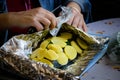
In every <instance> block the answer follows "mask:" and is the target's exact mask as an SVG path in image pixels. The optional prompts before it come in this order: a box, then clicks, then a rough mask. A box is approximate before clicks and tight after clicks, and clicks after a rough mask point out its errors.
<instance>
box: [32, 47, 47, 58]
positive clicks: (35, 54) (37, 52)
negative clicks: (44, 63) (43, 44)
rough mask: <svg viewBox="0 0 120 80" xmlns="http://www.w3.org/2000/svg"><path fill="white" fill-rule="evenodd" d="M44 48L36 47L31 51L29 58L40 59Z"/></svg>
mask: <svg viewBox="0 0 120 80" xmlns="http://www.w3.org/2000/svg"><path fill="white" fill-rule="evenodd" d="M44 55H45V54H44V49H42V48H38V49H36V50H35V51H33V52H32V54H31V56H30V58H31V59H33V58H39V59H42V58H43V57H44Z"/></svg>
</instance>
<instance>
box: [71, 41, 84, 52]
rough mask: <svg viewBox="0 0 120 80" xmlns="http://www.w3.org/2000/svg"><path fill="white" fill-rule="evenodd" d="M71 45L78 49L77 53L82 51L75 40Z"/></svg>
mask: <svg viewBox="0 0 120 80" xmlns="http://www.w3.org/2000/svg"><path fill="white" fill-rule="evenodd" d="M71 46H73V47H74V48H75V49H76V51H77V53H79V54H81V53H82V49H81V48H80V47H79V46H78V45H77V43H76V42H75V41H71Z"/></svg>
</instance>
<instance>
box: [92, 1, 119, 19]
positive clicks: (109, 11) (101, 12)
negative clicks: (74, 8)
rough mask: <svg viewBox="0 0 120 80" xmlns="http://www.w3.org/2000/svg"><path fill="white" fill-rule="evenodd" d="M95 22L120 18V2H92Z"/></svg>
mask: <svg viewBox="0 0 120 80" xmlns="http://www.w3.org/2000/svg"><path fill="white" fill-rule="evenodd" d="M90 2H91V4H92V18H93V21H98V20H103V19H109V18H118V17H119V18H120V0H90Z"/></svg>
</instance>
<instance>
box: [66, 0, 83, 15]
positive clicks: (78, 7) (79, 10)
mask: <svg viewBox="0 0 120 80" xmlns="http://www.w3.org/2000/svg"><path fill="white" fill-rule="evenodd" d="M67 7H71V8H72V9H74V10H75V11H77V12H80V13H81V8H80V6H79V5H78V4H77V3H76V2H70V3H68V5H67Z"/></svg>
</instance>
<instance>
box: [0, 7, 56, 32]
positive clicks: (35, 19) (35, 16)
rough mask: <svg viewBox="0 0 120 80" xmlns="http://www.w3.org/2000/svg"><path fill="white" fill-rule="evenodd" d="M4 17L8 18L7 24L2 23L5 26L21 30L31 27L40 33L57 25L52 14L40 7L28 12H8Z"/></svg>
mask: <svg viewBox="0 0 120 80" xmlns="http://www.w3.org/2000/svg"><path fill="white" fill-rule="evenodd" d="M5 15H7V16H8V20H7V23H5V21H4V25H5V26H20V27H23V28H24V27H30V26H33V27H35V28H36V29H37V31H40V30H43V29H47V28H50V29H52V28H54V27H55V26H56V24H57V20H56V17H55V16H54V14H53V13H51V12H49V11H47V10H45V9H43V8H42V7H39V8H34V9H31V10H28V11H21V12H9V13H5ZM0 21H1V20H0Z"/></svg>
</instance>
